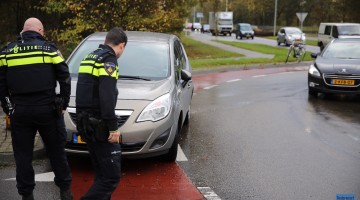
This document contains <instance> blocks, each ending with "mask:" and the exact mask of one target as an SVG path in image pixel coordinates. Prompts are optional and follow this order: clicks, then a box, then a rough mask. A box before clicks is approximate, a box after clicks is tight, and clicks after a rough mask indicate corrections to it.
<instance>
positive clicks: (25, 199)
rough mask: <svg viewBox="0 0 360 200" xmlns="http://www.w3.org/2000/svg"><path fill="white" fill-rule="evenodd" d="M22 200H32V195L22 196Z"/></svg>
mask: <svg viewBox="0 0 360 200" xmlns="http://www.w3.org/2000/svg"><path fill="white" fill-rule="evenodd" d="M22 200H34V195H33V193H30V194H25V195H22Z"/></svg>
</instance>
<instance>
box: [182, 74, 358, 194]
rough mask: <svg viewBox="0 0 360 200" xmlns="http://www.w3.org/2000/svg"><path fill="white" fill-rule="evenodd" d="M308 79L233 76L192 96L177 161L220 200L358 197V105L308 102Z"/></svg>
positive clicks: (333, 99)
mask: <svg viewBox="0 0 360 200" xmlns="http://www.w3.org/2000/svg"><path fill="white" fill-rule="evenodd" d="M259 74H261V73H259ZM306 81H307V72H306V71H298V72H287V73H277V74H270V75H266V76H249V77H242V78H240V79H236V78H234V77H232V81H229V82H224V83H221V84H217V85H214V86H213V87H212V86H210V87H207V89H201V90H199V91H197V92H196V94H195V95H194V97H193V100H192V104H191V107H192V112H191V123H190V126H189V127H188V129H187V130H185V131H184V132H183V136H182V141H181V147H182V149H183V151H184V153H185V155H186V156H187V158H188V159H189V161H188V162H180V163H179V164H180V166H181V167H182V169H183V170H184V171H185V173H186V174H187V176H189V177H190V179H191V181H192V182H193V183H194V184H195V185H196V186H197V187H201V186H206V187H211V188H212V189H213V190H214V192H215V193H216V194H217V195H218V196H219V197H220V198H221V199H241V200H243V199H249V200H255V199H256V200H257V199H292V200H297V199H298V200H304V199H316V200H319V199H321V200H327V199H336V194H344V193H346V194H349V193H350V194H355V195H356V197H358V198H359V197H360V167H359V166H360V144H359V143H360V140H359V139H360V132H359V129H360V123H359V119H360V104H359V101H360V99H359V98H358V97H343V96H330V97H323V96H320V97H318V98H317V99H316V98H315V99H314V98H308V94H307V92H308V90H307V82H306Z"/></svg>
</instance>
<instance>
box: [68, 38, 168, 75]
mask: <svg viewBox="0 0 360 200" xmlns="http://www.w3.org/2000/svg"><path fill="white" fill-rule="evenodd" d="M102 43H103V42H102V41H86V42H84V43H83V44H82V45H81V46H80V47H79V48H78V49H77V50H76V52H75V53H74V54H73V55H72V56H71V57H70V58H69V60H68V65H69V71H70V73H71V74H77V73H78V71H79V66H80V62H81V60H82V59H83V58H84V57H85V56H86V55H87V54H89V53H90V52H92V51H94V50H95V49H97V48H98V46H99V44H102ZM118 64H119V79H120V78H121V77H126V78H127V79H128V78H129V77H141V78H146V79H150V80H160V79H164V78H166V77H168V76H169V75H170V70H169V69H170V66H169V65H170V61H169V45H168V44H165V43H155V42H135V41H129V42H128V43H127V45H126V47H125V50H124V52H123V54H122V56H121V57H120V58H119V59H118Z"/></svg>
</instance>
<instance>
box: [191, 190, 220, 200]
mask: <svg viewBox="0 0 360 200" xmlns="http://www.w3.org/2000/svg"><path fill="white" fill-rule="evenodd" d="M197 188H198V190H199V191H200V193H201V194H202V195H203V196H204V197H205V199H207V200H221V199H220V197H219V196H218V195H217V194H216V193H215V192H214V191H213V190H212V189H211V188H210V187H197Z"/></svg>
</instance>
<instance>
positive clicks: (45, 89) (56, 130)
mask: <svg viewBox="0 0 360 200" xmlns="http://www.w3.org/2000/svg"><path fill="white" fill-rule="evenodd" d="M20 35H21V37H20V38H19V40H17V41H15V42H12V43H10V44H8V45H7V47H5V48H4V49H3V50H2V52H1V53H0V100H1V106H2V107H3V110H4V112H5V113H6V114H8V115H9V116H10V120H11V136H12V145H13V151H14V157H15V162H16V181H17V185H16V186H17V189H18V192H19V194H20V195H21V196H22V199H26V200H32V199H34V196H33V190H34V187H35V181H34V169H33V167H32V159H33V148H34V138H35V134H36V132H37V131H38V132H39V134H40V136H41V138H42V140H43V142H44V145H45V147H46V151H47V153H48V156H49V159H50V163H51V166H52V169H53V171H54V173H55V178H54V181H55V184H56V185H57V186H58V187H59V188H60V196H61V199H62V200H65V199H66V200H68V199H72V193H71V191H70V184H71V175H70V168H69V165H68V162H67V157H66V154H65V150H64V145H65V142H66V130H65V124H64V118H63V114H62V112H63V111H64V110H65V109H66V107H67V105H68V102H69V98H70V74H69V69H68V66H67V64H66V63H65V62H64V58H63V57H62V56H61V54H60V51H59V50H58V49H57V48H56V47H55V45H54V44H53V43H51V42H48V41H46V40H45V39H44V28H43V25H42V23H41V21H40V20H38V19H36V18H29V19H27V20H26V21H25V23H24V28H23V31H22V32H21V34H20ZM57 81H58V82H59V85H60V94H58V95H56V93H55V87H56V82H57ZM55 102H57V104H55ZM56 108H57V109H56ZM58 110H60V112H57V111H58Z"/></svg>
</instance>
